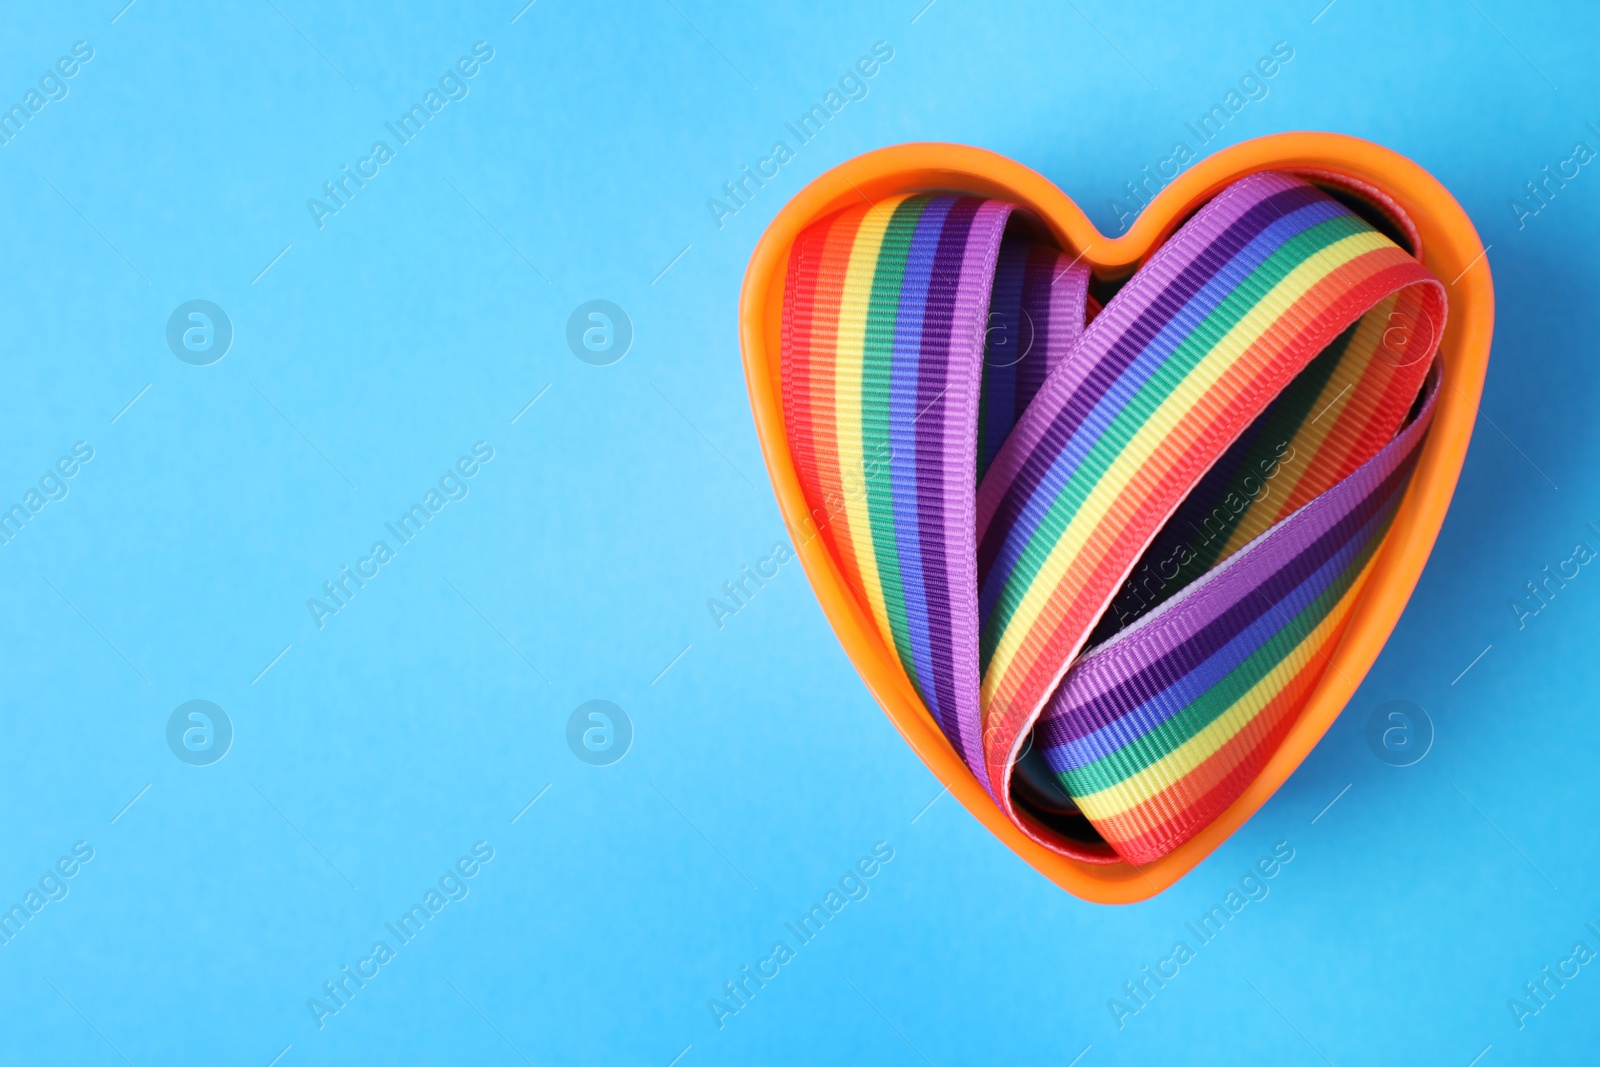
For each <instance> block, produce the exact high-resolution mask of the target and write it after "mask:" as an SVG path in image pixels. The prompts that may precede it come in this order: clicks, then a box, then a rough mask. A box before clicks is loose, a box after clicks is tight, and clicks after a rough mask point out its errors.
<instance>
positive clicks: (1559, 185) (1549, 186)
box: [1507, 122, 1600, 230]
mask: <svg viewBox="0 0 1600 1067" xmlns="http://www.w3.org/2000/svg"><path fill="white" fill-rule="evenodd" d="M1584 126H1586V127H1587V128H1588V130H1589V132H1590V133H1592V134H1594V135H1595V136H1596V137H1597V138H1600V128H1597V127H1596V126H1595V124H1594V123H1592V122H1585V123H1584ZM1594 158H1595V150H1594V149H1593V148H1591V147H1590V146H1589V142H1587V141H1577V142H1574V144H1573V146H1572V150H1571V151H1570V152H1569V153H1568V154H1567V157H1566V158H1565V159H1560V160H1557V161H1556V164H1555V169H1554V170H1553V171H1552V170H1551V168H1550V164H1548V163H1546V164H1545V165H1544V168H1543V169H1542V171H1541V176H1540V177H1539V178H1538V179H1537V180H1529V181H1525V182H1523V183H1522V189H1523V193H1522V196H1521V197H1512V198H1511V199H1510V200H1509V201H1507V203H1508V205H1509V206H1510V208H1511V217H1512V218H1514V219H1516V220H1517V229H1519V230H1524V229H1527V227H1528V220H1529V219H1531V218H1534V217H1536V216H1537V215H1538V214H1539V213H1540V212H1541V211H1543V210H1544V209H1545V208H1547V207H1549V206H1550V202H1551V201H1552V200H1554V199H1555V198H1556V195H1557V194H1558V193H1560V192H1561V190H1563V189H1565V188H1566V187H1567V183H1568V182H1570V181H1572V180H1573V179H1575V178H1576V177H1578V175H1579V174H1581V173H1582V170H1583V168H1584V167H1586V166H1588V165H1589V164H1590V163H1591V162H1593V161H1594Z"/></svg>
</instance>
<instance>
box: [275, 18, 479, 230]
mask: <svg viewBox="0 0 1600 1067" xmlns="http://www.w3.org/2000/svg"><path fill="white" fill-rule="evenodd" d="M493 58H494V48H493V47H491V46H490V44H489V42H487V41H479V42H477V43H476V44H474V45H473V46H472V55H470V56H462V57H461V58H459V59H457V60H456V61H455V64H454V65H453V66H452V67H450V68H448V69H446V70H445V72H444V73H443V74H441V75H439V81H438V88H434V87H432V86H429V88H428V91H427V92H426V93H423V94H422V102H421V103H420V104H419V103H415V102H413V103H412V105H411V107H410V108H408V109H407V110H406V111H404V112H402V113H401V114H400V117H399V118H398V119H396V120H395V121H394V122H385V123H384V124H383V125H384V127H385V128H386V129H387V130H388V131H389V132H390V133H391V134H393V135H394V139H395V145H396V146H397V147H399V148H404V147H405V146H406V145H408V144H410V143H411V142H412V140H413V139H414V138H415V137H416V136H417V135H418V134H420V133H421V132H422V131H423V129H424V128H425V127H426V126H427V125H428V123H429V122H430V121H437V119H438V116H439V113H440V112H441V111H443V110H444V109H445V107H446V105H448V104H450V103H451V102H452V101H458V100H465V99H466V98H467V94H468V93H470V92H471V91H472V89H471V87H470V86H469V85H468V84H467V83H468V82H469V81H471V80H472V79H473V78H475V77H477V75H478V72H479V71H480V70H482V69H483V66H484V64H487V63H488V62H489V61H490V60H491V59H493ZM395 155H396V150H395V148H391V147H389V142H387V141H374V142H373V145H372V148H371V149H370V150H368V152H367V154H366V155H365V156H363V157H362V158H360V159H358V160H356V166H355V170H354V171H352V170H351V169H350V165H349V164H348V163H346V164H344V165H343V166H341V167H340V168H339V173H338V175H337V176H336V177H335V178H334V179H333V180H332V181H327V182H323V183H322V195H323V196H324V197H326V199H325V200H320V199H318V198H317V197H314V196H313V197H310V198H308V199H307V200H306V210H308V211H310V212H311V221H312V222H314V223H316V224H317V229H319V230H321V229H325V228H326V227H327V223H326V222H325V221H324V220H325V219H327V218H329V217H330V216H333V215H337V214H338V213H339V212H340V211H343V210H344V209H345V208H347V207H349V206H350V202H351V201H352V200H354V199H355V198H356V193H358V192H359V191H361V190H362V189H365V188H366V187H367V182H369V181H371V180H372V179H374V178H376V177H377V176H378V175H379V174H380V173H382V168H383V166H384V165H385V164H387V163H389V162H390V161H391V160H393V159H394V158H395ZM369 168H370V169H369Z"/></svg>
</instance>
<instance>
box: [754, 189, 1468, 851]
mask: <svg viewBox="0 0 1600 1067" xmlns="http://www.w3.org/2000/svg"><path fill="white" fill-rule="evenodd" d="M1041 232H1042V229H1041V228H1040V227H1039V226H1038V225H1037V224H1035V223H1032V222H1031V221H1029V220H1025V219H1024V218H1023V217H1022V216H1021V215H1020V214H1019V213H1017V212H1016V211H1015V210H1014V209H1013V206H1012V205H1010V204H1007V203H1004V202H1001V201H996V200H986V199H982V198H978V197H968V196H955V195H911V196H895V197H890V198H887V199H884V200H881V201H879V202H877V203H875V204H871V205H866V204H863V205H862V206H860V207H855V208H848V209H846V210H844V211H841V212H839V213H837V214H834V215H831V216H829V217H827V218H825V219H822V220H821V221H819V222H817V223H815V224H813V225H812V226H810V227H809V228H808V229H806V230H805V231H804V232H803V233H802V234H801V235H800V237H799V238H798V239H797V240H796V242H795V244H794V246H793V248H792V250H791V252H790V257H789V264H788V273H787V277H786V281H785V290H784V307H783V349H782V353H783V357H782V358H783V366H782V378H783V401H784V423H785V430H786V434H787V437H788V442H789V446H790V450H791V453H792V456H793V460H794V464H795V468H796V470H797V472H798V474H799V477H800V483H801V486H802V488H803V490H804V492H805V497H806V503H807V506H808V508H809V510H810V514H811V522H812V523H813V524H814V525H815V527H816V528H817V529H818V530H820V532H821V534H822V536H823V538H824V543H825V544H826V545H827V547H828V549H829V551H830V552H831V553H832V555H833V557H834V559H835V560H836V561H837V563H838V565H839V568H840V571H841V572H842V574H843V576H844V578H845V580H846V581H847V582H848V583H849V585H850V586H851V587H852V588H853V589H854V590H855V592H856V594H857V596H858V597H859V598H860V601H861V604H862V606H863V608H864V609H865V610H866V612H867V613H868V614H869V615H870V616H871V618H872V619H873V620H874V621H875V623H876V625H877V629H878V631H879V633H880V634H881V636H882V638H883V640H884V642H885V644H886V645H887V647H889V648H891V649H893V650H894V652H895V654H896V655H897V657H898V659H899V662H900V664H901V666H902V667H904V669H905V673H906V676H907V678H908V679H909V680H910V682H911V684H912V686H913V687H914V688H915V690H916V692H917V693H918V694H919V695H920V696H921V698H922V701H923V703H924V704H925V705H926V707H927V710H928V712H929V714H930V715H931V716H932V717H933V719H934V720H935V721H936V722H937V723H938V724H939V726H940V728H941V729H942V730H943V731H944V733H945V735H946V736H947V737H948V738H949V739H950V743H951V744H952V745H953V746H954V747H955V749H956V751H957V752H958V753H959V754H960V755H961V757H962V758H963V759H964V760H965V762H966V764H967V766H968V767H969V768H970V769H971V770H972V772H973V774H974V775H976V776H977V778H978V780H979V782H981V783H982V784H983V786H984V788H985V789H986V790H988V792H989V794H990V796H991V797H993V798H994V801H995V803H997V804H998V805H999V806H1000V807H1001V808H1002V809H1003V810H1004V811H1005V812H1006V814H1007V815H1008V816H1009V817H1010V818H1011V819H1013V820H1014V821H1015V822H1016V823H1017V825H1019V826H1020V827H1021V828H1022V829H1023V830H1024V831H1025V832H1027V833H1028V834H1029V835H1030V836H1032V837H1033V838H1034V839H1035V840H1038V841H1040V842H1042V843H1043V844H1045V845H1047V846H1048V847H1050V848H1053V849H1055V850H1057V851H1059V852H1062V853H1065V854H1067V855H1071V856H1075V857H1077V858H1080V859H1084V860H1089V861H1097V862H1115V861H1116V860H1118V859H1119V858H1120V859H1122V860H1126V861H1127V862H1130V863H1135V864H1138V863H1145V862H1148V861H1150V860H1153V859H1155V858H1157V857H1159V856H1162V855H1164V854H1166V853H1167V852H1170V851H1171V850H1172V849H1174V848H1176V847H1177V846H1178V845H1180V844H1182V843H1183V842H1184V841H1186V840H1188V839H1189V838H1190V837H1192V836H1193V835H1194V834H1195V833H1197V832H1198V831H1199V830H1200V829H1201V828H1202V827H1204V826H1205V825H1206V824H1207V823H1209V822H1210V821H1211V820H1213V819H1215V818H1216V817H1217V815H1218V814H1220V813H1221V812H1222V811H1223V810H1224V809H1225V808H1227V806H1228V805H1229V804H1231V803H1232V802H1233V801H1234V800H1236V799H1238V797H1239V795H1240V794H1241V793H1242V792H1243V791H1244V789H1245V788H1246V787H1247V786H1248V785H1249V783H1250V782H1251V781H1252V780H1253V779H1254V778H1255V777H1256V776H1257V775H1258V774H1259V773H1260V771H1261V768H1262V767H1263V766H1264V765H1265V763H1266V761H1267V760H1268V759H1269V758H1270V757H1271V755H1272V753H1273V752H1274V751H1275V750H1276V749H1277V747H1278V746H1279V744H1280V743H1281V742H1282V739H1283V737H1284V735H1285V733H1286V732H1287V731H1288V729H1289V727H1290V726H1291V725H1292V724H1293V722H1294V720H1295V718H1296V716H1297V715H1298V713H1299V711H1300V709H1301V708H1302V707H1303V706H1304V703H1305V700H1306V697H1307V695H1308V694H1309V692H1310V691H1311V689H1312V688H1313V687H1314V686H1315V684H1316V683H1317V681H1318V679H1319V678H1320V677H1321V676H1322V674H1323V672H1324V671H1325V670H1326V669H1327V667H1328V663H1329V656H1330V654H1331V652H1332V650H1333V647H1334V646H1335V645H1336V644H1337V642H1338V641H1339V640H1340V638H1341V636H1342V635H1343V632H1344V628H1345V624H1346V622H1347V620H1348V618H1349V613H1350V609H1351V607H1352V605H1353V603H1354V602H1355V600H1356V599H1357V597H1358V596H1359V593H1360V590H1361V588H1362V585H1363V583H1364V582H1365V580H1366V576H1367V574H1368V570H1369V566H1370V563H1371V561H1372V559H1373V556H1374V552H1375V550H1376V549H1377V548H1378V546H1379V545H1380V544H1381V542H1382V540H1383V538H1384V536H1385V534H1386V532H1387V530H1388V527H1389V523H1390V520H1391V518H1392V516H1393V514H1394V510H1395V508H1396V506H1397V505H1398V502H1399V499H1400V497H1401V495H1402V494H1403V492H1404V489H1405V486H1406V484H1407V482H1408V480H1409V478H1410V474H1411V470H1412V468H1413V466H1414V464H1415V459H1416V455H1417V453H1418V450H1419V448H1420V446H1421V442H1422V440H1423V437H1424V435H1425V433H1426V429H1427V425H1428V422H1429V419H1430V418H1431V416H1432V412H1433V396H1434V393H1435V392H1436V390H1437V387H1438V379H1439V372H1438V371H1437V370H1436V369H1434V363H1435V360H1434V358H1433V357H1434V353H1435V351H1436V349H1437V347H1438V343H1439V340H1440V338H1441V336H1442V332H1443V329H1444V322H1445V309H1446V305H1445V294H1444V287H1443V286H1442V285H1441V284H1440V283H1439V282H1438V280H1437V279H1435V278H1434V277H1433V276H1432V275H1431V274H1429V273H1428V271H1427V270H1425V269H1424V268H1423V267H1422V266H1421V264H1420V263H1418V262H1417V260H1416V259H1415V258H1414V257H1413V256H1412V255H1411V254H1409V253H1408V252H1407V251H1405V250H1404V249H1402V248H1401V247H1399V246H1398V245H1396V244H1395V243H1394V242H1393V241H1392V240H1390V239H1389V238H1388V237H1386V236H1384V234H1383V233H1380V232H1379V231H1378V230H1377V229H1375V228H1374V227H1373V226H1372V225H1370V224H1369V223H1368V222H1366V221H1364V220H1363V218H1361V217H1360V216H1359V215H1357V214H1356V213H1354V212H1352V211H1351V210H1350V209H1349V208H1347V207H1345V206H1344V205H1343V204H1341V203H1340V202H1339V201H1338V200H1336V199H1334V198H1333V197H1332V196H1330V195H1328V194H1327V193H1325V192H1323V191H1321V190H1320V189H1318V188H1317V187H1315V186H1313V185H1311V184H1309V183H1308V182H1306V181H1303V180H1301V179H1300V178H1297V177H1294V176H1292V175H1288V174H1280V173H1262V174H1255V175H1251V176H1250V177H1247V178H1244V179H1241V180H1240V181H1238V182H1236V183H1234V184H1233V185H1231V186H1229V187H1228V188H1226V189H1225V190H1223V191H1222V192H1221V193H1219V194H1218V195H1217V196H1216V197H1214V198H1213V199H1212V200H1210V201H1209V202H1208V203H1207V204H1205V206H1204V207H1202V208H1201V209H1200V210H1199V212H1197V213H1196V214H1195V215H1194V216H1193V217H1192V218H1190V219H1189V221H1188V222H1186V223H1185V224H1184V225H1183V226H1182V228H1181V229H1179V230H1178V231H1177V232H1176V233H1175V234H1174V235H1173V236H1172V237H1171V238H1169V239H1168V240H1167V242H1166V243H1165V244H1164V245H1162V246H1161V247H1160V248H1159V249H1157V250H1156V251H1155V253H1154V254H1153V255H1152V256H1151V257H1150V258H1149V259H1148V260H1147V261H1146V262H1145V263H1144V265H1143V266H1142V267H1141V268H1140V269H1139V271H1138V272H1137V273H1135V274H1134V276H1133V277H1132V278H1130V279H1128V280H1127V281H1126V282H1125V283H1124V284H1123V285H1122V286H1121V287H1120V288H1118V289H1117V290H1116V291H1115V294H1114V295H1112V296H1111V297H1110V298H1109V300H1107V302H1106V303H1105V306H1104V308H1103V309H1102V308H1101V307H1100V305H1099V304H1098V303H1097V302H1096V301H1095V300H1094V299H1093V298H1092V297H1091V296H1090V295H1089V290H1090V284H1091V278H1090V273H1089V270H1088V268H1087V267H1086V266H1084V265H1082V264H1081V263H1080V262H1079V258H1081V257H1078V258H1075V257H1073V256H1071V255H1068V254H1066V253H1064V252H1062V251H1060V250H1058V249H1056V248H1053V247H1050V246H1048V245H1046V244H1044V243H1041V242H1040V240H1039V239H1038V237H1037V235H1038V234H1039V233H1041ZM1085 820H1086V823H1085ZM1091 826H1092V830H1090V829H1089V827H1091ZM1076 827H1081V829H1076ZM1102 842H1103V843H1102ZM1107 846H1109V847H1107Z"/></svg>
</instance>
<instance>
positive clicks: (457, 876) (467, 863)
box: [306, 841, 494, 1030]
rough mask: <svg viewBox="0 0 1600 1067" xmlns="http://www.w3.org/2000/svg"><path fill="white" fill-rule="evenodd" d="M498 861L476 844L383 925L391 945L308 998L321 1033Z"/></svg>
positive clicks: (376, 946)
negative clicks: (329, 1019) (474, 880)
mask: <svg viewBox="0 0 1600 1067" xmlns="http://www.w3.org/2000/svg"><path fill="white" fill-rule="evenodd" d="M492 859H494V846H493V845H491V844H489V842H487V841H478V842H475V843H474V844H473V846H472V855H470V856H462V857H461V858H459V859H457V860H456V862H455V864H454V865H453V866H451V867H448V868H446V869H445V872H444V873H443V874H441V875H440V876H439V881H438V883H437V885H436V886H433V885H430V886H429V887H428V888H427V889H426V890H424V891H423V894H422V901H421V903H418V904H412V905H411V907H410V909H409V910H407V911H405V912H402V913H401V915H400V917H399V918H398V919H396V920H395V921H394V922H387V923H384V924H383V927H384V929H385V930H388V931H389V934H390V936H391V937H393V938H394V944H393V945H390V944H389V942H388V941H386V940H381V939H380V940H378V941H375V942H373V944H372V948H371V949H370V950H369V951H368V953H367V954H366V955H365V956H363V957H361V958H360V959H358V960H356V965H355V967H354V969H352V968H351V966H350V965H349V964H348V963H347V964H345V965H344V966H343V967H341V968H340V969H339V974H338V975H337V976H336V977H334V978H332V979H329V980H328V981H326V982H323V983H322V992H321V993H319V994H317V995H316V996H311V997H307V998H306V1010H307V1011H309V1012H311V1018H312V1021H314V1022H315V1023H316V1024H317V1029H318V1030H321V1029H323V1028H325V1027H326V1026H327V1020H328V1018H329V1017H330V1016H334V1015H338V1014H339V1013H340V1012H341V1011H343V1010H345V1009H346V1008H348V1007H349V1006H350V1002H351V1001H352V1000H354V999H355V997H356V994H358V993H360V992H361V991H362V990H363V989H365V988H366V987H367V983H368V982H370V981H372V980H373V979H375V978H377V977H378V975H380V974H382V973H383V968H384V967H387V966H388V965H389V964H391V963H393V962H394V961H395V959H396V958H397V957H398V956H399V952H400V949H402V948H404V947H405V946H407V945H409V944H410V943H411V942H412V941H414V940H415V939H416V938H417V936H418V935H420V934H421V933H422V931H423V929H424V928H425V927H426V926H427V925H428V923H430V922H432V921H433V920H434V919H436V918H437V917H438V915H439V913H440V912H442V911H444V909H445V905H447V904H451V903H454V902H456V901H461V900H465V899H467V894H468V893H470V892H472V886H471V885H470V882H471V880H472V879H474V878H476V877H477V876H478V873H479V872H480V871H481V870H483V867H484V866H485V865H486V864H488V862H489V861H490V860H492Z"/></svg>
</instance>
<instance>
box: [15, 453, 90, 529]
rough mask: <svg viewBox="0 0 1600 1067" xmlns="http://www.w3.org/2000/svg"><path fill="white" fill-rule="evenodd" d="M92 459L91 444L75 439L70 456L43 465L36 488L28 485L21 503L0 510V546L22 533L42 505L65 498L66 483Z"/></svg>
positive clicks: (69, 489)
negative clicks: (42, 471) (51, 463)
mask: <svg viewBox="0 0 1600 1067" xmlns="http://www.w3.org/2000/svg"><path fill="white" fill-rule="evenodd" d="M92 459H94V446H93V445H91V444H90V443H89V442H87V441H78V442H76V443H75V444H73V446H72V455H70V456H62V457H61V458H59V459H57V460H56V461H55V463H54V464H53V465H52V466H50V467H46V468H45V472H44V474H42V475H40V476H39V483H38V488H34V487H32V486H29V487H28V490H27V492H25V493H23V494H22V503H20V504H12V505H11V507H10V508H8V509H3V510H0V545H9V544H10V543H11V542H12V540H13V539H14V538H15V537H16V536H17V535H18V534H20V533H21V532H22V528H23V527H24V526H26V525H27V524H28V522H29V521H30V520H32V519H33V517H34V516H36V515H38V514H39V512H41V511H43V510H44V507H45V505H46V504H50V503H54V502H55V501H58V500H65V499H67V494H68V493H70V492H71V491H72V489H71V487H70V486H69V485H68V484H67V483H68V482H69V481H70V480H71V479H73V478H76V477H77V476H78V472H79V471H80V470H82V469H83V465H84V464H86V463H88V462H89V461H90V460H92Z"/></svg>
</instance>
